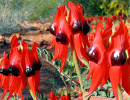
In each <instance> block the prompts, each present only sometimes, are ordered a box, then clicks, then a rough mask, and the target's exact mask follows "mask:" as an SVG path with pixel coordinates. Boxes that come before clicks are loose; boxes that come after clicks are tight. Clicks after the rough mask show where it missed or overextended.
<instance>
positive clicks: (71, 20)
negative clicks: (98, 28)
mask: <svg viewBox="0 0 130 100" xmlns="http://www.w3.org/2000/svg"><path fill="white" fill-rule="evenodd" d="M68 6H69V8H70V11H69V12H68V10H67V8H66V6H65V5H63V6H60V7H59V8H58V9H57V13H56V15H55V18H54V21H53V23H52V25H51V26H50V33H51V34H53V39H52V43H51V46H52V47H55V53H54V58H53V59H52V61H54V60H55V59H58V60H59V59H61V69H60V72H61V71H62V70H63V68H64V65H65V62H66V59H67V54H68V44H70V45H71V48H72V50H73V49H74V50H75V52H76V56H77V58H79V60H80V61H81V62H82V57H84V58H85V59H86V60H87V59H88V58H87V54H86V50H87V49H86V45H87V46H88V47H89V46H90V45H89V42H88V36H87V33H88V32H89V30H90V27H89V25H88V24H87V22H86V21H85V18H84V17H83V11H82V7H81V5H80V4H79V3H78V5H75V4H74V3H72V2H71V1H69V3H68ZM67 12H68V14H67ZM72 41H73V42H72Z"/></svg>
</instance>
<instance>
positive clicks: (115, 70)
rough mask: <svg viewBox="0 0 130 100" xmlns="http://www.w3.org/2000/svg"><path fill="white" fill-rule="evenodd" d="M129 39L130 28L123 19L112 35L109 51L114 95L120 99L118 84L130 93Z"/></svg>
mask: <svg viewBox="0 0 130 100" xmlns="http://www.w3.org/2000/svg"><path fill="white" fill-rule="evenodd" d="M128 39H129V33H128V29H127V27H126V26H125V25H124V23H123V22H122V20H121V22H120V26H119V28H118V30H117V31H116V32H115V34H114V35H113V36H112V39H111V44H110V47H109V49H108V51H107V52H108V55H109V56H108V61H109V65H110V70H109V74H110V81H111V85H112V89H113V92H114V95H115V96H116V98H117V99H119V98H118V85H121V86H122V87H123V88H124V90H125V91H126V92H127V93H128V94H129V95H130V68H129V67H130V64H129V63H128V60H127V56H126V53H125V50H126V49H128V48H129V47H130V46H129V43H128ZM128 51H129V50H128ZM129 57H130V54H129Z"/></svg>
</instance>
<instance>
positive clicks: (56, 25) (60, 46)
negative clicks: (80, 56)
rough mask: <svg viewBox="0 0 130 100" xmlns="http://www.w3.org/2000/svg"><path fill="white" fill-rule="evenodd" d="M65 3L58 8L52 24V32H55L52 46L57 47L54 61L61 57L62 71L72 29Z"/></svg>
mask: <svg viewBox="0 0 130 100" xmlns="http://www.w3.org/2000/svg"><path fill="white" fill-rule="evenodd" d="M66 16H67V13H66V9H65V5H63V6H60V7H59V8H58V9H57V13H56V15H55V18H54V21H53V23H52V25H51V26H50V32H51V33H52V34H53V39H52V43H51V46H52V47H55V53H54V57H53V59H52V61H54V60H55V59H58V60H59V59H61V68H60V72H61V71H62V70H63V68H64V65H65V63H66V59H67V55H68V44H69V41H70V34H71V29H70V27H69V23H68V22H67V21H66Z"/></svg>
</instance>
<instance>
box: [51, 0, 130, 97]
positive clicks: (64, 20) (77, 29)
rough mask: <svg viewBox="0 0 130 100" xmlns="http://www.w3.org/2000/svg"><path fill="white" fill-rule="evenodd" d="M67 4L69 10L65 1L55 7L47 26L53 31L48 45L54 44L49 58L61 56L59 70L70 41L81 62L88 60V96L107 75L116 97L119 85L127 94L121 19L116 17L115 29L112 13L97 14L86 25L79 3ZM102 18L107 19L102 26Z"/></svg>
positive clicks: (126, 41) (129, 82) (129, 46)
mask: <svg viewBox="0 0 130 100" xmlns="http://www.w3.org/2000/svg"><path fill="white" fill-rule="evenodd" d="M68 7H69V8H70V10H69V11H68V9H67V8H66V7H65V5H63V6H60V7H59V8H58V10H57V13H56V15H55V18H54V21H53V23H52V25H51V27H50V32H51V33H52V34H53V40H52V44H51V46H53V47H55V54H54V58H53V59H52V61H54V60H55V59H61V69H60V72H61V71H62V70H63V68H64V65H65V62H66V58H67V53H68V44H70V46H71V48H72V51H73V50H74V51H75V53H76V56H77V59H78V60H79V61H80V62H82V57H83V58H85V59H86V61H89V62H90V69H89V73H88V76H87V79H89V78H90V76H91V85H90V89H89V91H88V94H87V96H88V95H90V94H91V93H93V92H94V91H95V90H96V89H97V87H98V86H100V87H102V86H103V85H104V84H105V83H106V82H107V80H108V78H110V81H111V84H112V88H113V92H114V95H115V97H116V98H117V99H119V98H118V86H122V87H123V88H124V90H125V91H126V92H127V93H128V94H129V95H130V58H129V57H130V36H129V32H128V29H127V27H126V26H125V24H124V23H123V21H122V20H121V19H118V20H119V21H120V23H119V27H116V28H114V30H115V31H114V32H112V28H113V24H112V21H115V17H109V18H102V17H99V23H98V24H97V25H93V24H92V25H91V27H89V25H88V24H87V21H88V22H89V20H88V19H87V18H86V19H85V18H84V17H83V11H82V7H81V5H80V4H77V5H75V4H74V3H72V2H71V1H69V3H68ZM67 12H68V13H67ZM95 20H97V19H95ZM103 20H105V21H106V25H105V26H106V27H105V28H104V25H103ZM92 27H95V28H96V31H95V32H89V30H90V28H91V29H92V30H93V28H92ZM88 32H89V34H87V33H88ZM127 51H128V55H127V54H126V52H127ZM127 56H128V57H127Z"/></svg>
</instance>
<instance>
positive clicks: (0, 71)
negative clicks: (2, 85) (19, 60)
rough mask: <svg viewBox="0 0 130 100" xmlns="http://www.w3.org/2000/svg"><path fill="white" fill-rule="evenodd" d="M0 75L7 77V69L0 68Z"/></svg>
mask: <svg viewBox="0 0 130 100" xmlns="http://www.w3.org/2000/svg"><path fill="white" fill-rule="evenodd" d="M0 73H1V74H3V75H5V76H8V75H9V73H8V70H7V69H4V68H1V69H0Z"/></svg>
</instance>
